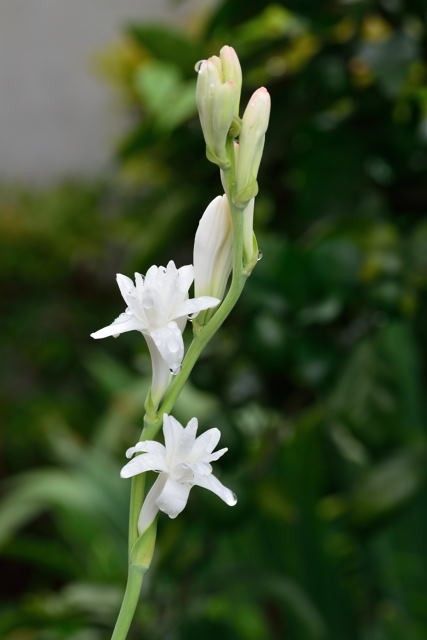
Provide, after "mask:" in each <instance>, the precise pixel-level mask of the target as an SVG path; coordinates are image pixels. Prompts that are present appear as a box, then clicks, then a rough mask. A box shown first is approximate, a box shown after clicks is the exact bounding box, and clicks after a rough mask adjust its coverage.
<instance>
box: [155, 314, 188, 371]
mask: <svg viewBox="0 0 427 640" xmlns="http://www.w3.org/2000/svg"><path fill="white" fill-rule="evenodd" d="M150 336H151V338H152V339H153V341H154V344H155V345H156V347H157V349H158V350H159V353H160V355H161V356H162V358H163V360H164V361H165V362H166V363H167V365H168V366H169V369H170V371H171V373H172V374H177V373H178V371H179V369H180V367H181V362H182V359H183V357H184V341H183V339H182V334H181V331H180V330H179V327H178V325H177V324H176V322H169V323H168V325H167V326H166V327H161V328H160V329H154V330H153V331H151V332H150Z"/></svg>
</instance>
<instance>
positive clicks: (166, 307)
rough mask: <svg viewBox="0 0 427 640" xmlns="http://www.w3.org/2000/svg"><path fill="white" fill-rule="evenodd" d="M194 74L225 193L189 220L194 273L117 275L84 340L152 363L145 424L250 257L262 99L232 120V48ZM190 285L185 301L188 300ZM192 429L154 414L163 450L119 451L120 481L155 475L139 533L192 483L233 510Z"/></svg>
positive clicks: (193, 423) (171, 267)
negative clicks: (100, 318) (109, 315)
mask: <svg viewBox="0 0 427 640" xmlns="http://www.w3.org/2000/svg"><path fill="white" fill-rule="evenodd" d="M196 70H197V73H198V78H197V88H196V101H197V107H198V112H199V118H200V123H201V127H202V130H203V135H204V139H205V143H206V155H207V158H208V159H209V160H210V161H211V162H213V163H215V164H216V165H218V167H219V169H220V176H221V181H222V185H223V189H224V192H225V193H224V194H223V195H218V196H217V197H216V198H214V200H213V201H212V202H211V203H210V204H209V205H208V206H207V208H206V210H205V212H204V213H203V215H202V217H201V219H200V221H199V225H198V228H197V231H196V234H195V241H194V252H193V263H194V266H193V265H186V266H183V267H180V268H177V267H176V266H175V263H174V262H173V261H170V262H169V263H168V265H167V266H166V267H162V266H152V267H150V268H149V269H148V271H147V273H146V274H145V276H143V275H141V274H140V273H135V279H134V280H131V279H130V278H129V277H127V276H125V275H122V274H118V275H117V284H118V286H119V289H120V292H121V294H122V297H123V299H124V301H125V303H126V309H125V311H124V313H121V314H120V315H119V316H118V318H116V319H115V320H114V321H113V322H112V323H111V324H110V325H108V326H106V327H104V328H103V329H100V330H98V331H96V332H95V333H92V337H93V338H95V339H98V338H106V337H109V336H114V337H117V336H119V335H120V334H122V333H125V332H127V331H138V332H140V333H141V334H142V335H143V337H144V339H145V341H146V343H147V346H148V350H149V353H150V356H151V364H152V380H151V388H150V394H149V398H148V400H149V402H148V403H147V407H149V408H150V412H151V414H150V415H154V416H155V417H156V416H158V414H159V413H160V414H161V413H162V409H163V406H164V405H165V404H166V405H167V401H168V400H169V406H172V405H173V400H172V402H171V401H170V395H169V398H168V396H167V394H168V392H169V389H170V390H171V393H172V386H171V380H172V377H173V376H178V375H180V371H181V365H182V362H183V358H184V355H185V348H184V340H183V332H184V329H185V327H186V324H187V321H188V320H193V319H195V318H197V320H196V323H195V326H194V333H195V337H194V342H195V343H197V340H198V339H199V345H201V347H200V349H199V351H198V347H196V348H194V349H193V354H194V353H196V358H197V357H198V355H197V354H199V353H200V351H201V349H202V348H203V346H204V345H205V344H206V343H207V342H208V340H209V339H210V337H212V335H213V334H214V333H215V331H216V330H217V329H218V327H219V326H220V324H221V323H222V322H223V320H224V319H225V318H226V317H227V315H228V313H229V312H230V310H231V308H232V307H233V306H234V304H235V303H236V301H237V299H238V297H239V295H240V293H241V291H242V289H243V284H244V280H245V278H246V277H247V275H249V274H250V272H251V270H252V268H253V267H254V264H255V262H256V259H257V256H258V248H257V242H256V238H255V235H254V232H253V217H254V204H255V197H256V195H257V193H258V183H257V177H258V169H259V166H260V162H261V156H262V153H263V148H264V140H265V134H266V130H267V127H268V121H269V117H270V96H269V94H268V91H267V90H266V89H265V88H264V87H261V88H259V89H257V90H256V91H255V92H254V93H253V95H252V97H251V98H250V100H249V102H248V104H247V106H246V109H245V111H244V113H243V116H242V117H240V94H241V87H242V71H241V68H240V63H239V59H238V57H237V54H236V52H235V51H234V49H233V48H232V47H229V46H225V47H223V48H222V49H221V51H220V54H219V56H211V57H210V58H208V59H207V60H202V61H200V62H198V63H197V65H196ZM231 274H232V278H231V283H230V276H231ZM193 283H194V297H190V294H189V290H190V287H191V286H192V285H193ZM216 314H219V315H218V316H217V318H218V321H217V322H215V316H216ZM211 320H212V322H211ZM202 331H205V333H204V334H202V333H201V332H202ZM188 357H190V351H189V352H188ZM194 363H195V359H193V360H192V361H191V362H190V364H189V366H188V367H187V368H183V369H182V371H181V382H182V381H184V382H185V379H186V377H185V378H183V376H188V373H189V371H190V370H191V367H192V366H193V365H194ZM182 384H183V382H182ZM175 398H176V395H175V396H174V399H175ZM162 403H163V404H162ZM155 419H156V420H158V418H157V417H156V418H155ZM197 426H198V425H197V420H196V418H193V419H192V420H190V422H189V423H188V424H187V426H186V427H185V428H184V427H182V426H181V425H180V423H179V422H178V421H177V420H175V418H173V417H172V416H171V415H168V414H167V413H164V415H163V433H164V440H165V444H164V445H163V444H161V443H159V442H157V441H155V440H142V441H141V442H138V443H137V444H136V445H135V446H134V447H132V448H131V449H129V450H128V452H127V457H128V458H132V459H131V460H130V462H128V463H127V464H126V465H125V466H124V467H123V469H122V472H121V475H122V477H123V478H129V477H131V476H135V475H138V474H141V473H145V472H147V471H155V472H157V473H158V474H159V476H158V478H157V480H156V481H155V482H154V484H153V485H152V487H151V489H150V491H149V492H148V494H147V496H146V498H145V501H144V503H143V504H142V507H141V511H140V516H139V522H138V530H139V534H142V532H144V531H145V530H146V529H147V528H148V527H149V526H150V524H151V523H152V522H153V521H154V519H155V518H156V515H157V513H158V511H162V512H164V513H166V514H167V515H169V517H171V518H175V517H176V516H177V515H178V514H179V513H181V511H182V510H183V509H184V507H185V505H186V504H187V500H188V496H189V493H190V490H191V488H192V487H193V486H196V485H197V486H200V487H204V488H206V489H209V490H210V491H212V492H213V493H215V494H216V495H218V496H219V497H220V498H221V499H222V500H223V501H224V502H225V503H226V504H228V505H230V506H232V505H234V504H236V498H235V496H234V494H233V493H232V492H231V491H230V490H229V489H227V488H226V487H224V486H223V485H222V484H221V483H220V482H219V480H218V479H217V478H216V477H215V476H214V475H212V466H211V463H212V462H213V461H215V460H218V458H220V457H221V456H222V455H223V454H224V453H225V452H226V450H227V449H220V450H219V451H217V452H214V449H215V447H216V445H217V444H218V441H219V439H220V435H221V434H220V431H219V430H218V429H209V430H208V431H205V432H204V433H202V434H201V435H200V436H199V437H196V433H197Z"/></svg>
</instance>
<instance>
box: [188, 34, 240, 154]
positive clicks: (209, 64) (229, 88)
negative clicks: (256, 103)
mask: <svg viewBox="0 0 427 640" xmlns="http://www.w3.org/2000/svg"><path fill="white" fill-rule="evenodd" d="M197 71H198V78H197V88H196V102H197V108H198V111H199V117H200V124H201V126H202V130H203V135H204V138H205V142H206V150H207V156H208V158H209V160H211V161H212V162H215V163H216V164H219V165H220V166H226V165H227V162H228V160H227V154H226V148H225V146H226V140H227V135H228V132H229V130H230V127H231V125H232V122H233V119H234V118H235V117H238V115H239V103H240V92H241V88H242V70H241V68H240V63H239V58H238V57H237V54H236V52H235V51H234V49H233V48H232V47H229V46H224V47H222V49H221V51H220V54H219V57H218V56H211V57H210V58H208V59H207V60H202V61H201V62H199V63H198V64H197Z"/></svg>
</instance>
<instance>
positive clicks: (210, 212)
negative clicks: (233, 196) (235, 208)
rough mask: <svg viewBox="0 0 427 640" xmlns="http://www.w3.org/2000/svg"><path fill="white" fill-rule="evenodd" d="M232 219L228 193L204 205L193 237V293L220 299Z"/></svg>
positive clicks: (227, 266) (228, 268) (228, 260)
mask: <svg viewBox="0 0 427 640" xmlns="http://www.w3.org/2000/svg"><path fill="white" fill-rule="evenodd" d="M232 246H233V239H232V222H231V214H230V208H229V204H228V200H227V196H226V195H223V196H217V197H216V198H215V199H214V200H212V202H211V203H210V204H209V205H208V206H207V208H206V210H205V212H204V214H203V215H202V217H201V219H200V222H199V226H198V227H197V231H196V237H195V240H194V256H193V261H194V291H195V295H196V296H199V295H203V296H204V295H209V296H213V297H215V298H220V299H222V297H223V295H224V292H225V288H226V286H227V280H228V277H229V275H230V271H231V263H232Z"/></svg>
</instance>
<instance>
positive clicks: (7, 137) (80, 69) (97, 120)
mask: <svg viewBox="0 0 427 640" xmlns="http://www.w3.org/2000/svg"><path fill="white" fill-rule="evenodd" d="M206 4H207V2H206V1H203V2H201V1H200V0H198V1H197V2H196V1H193V2H185V3H180V5H179V8H177V5H176V3H171V2H168V0H0V181H8V180H17V181H21V182H30V183H49V182H52V181H55V180H58V179H61V178H63V177H64V176H81V175H83V176H93V175H96V174H98V173H100V172H102V171H103V170H104V169H105V168H106V166H108V162H109V159H110V157H111V150H112V146H113V144H114V142H115V141H116V140H117V139H118V137H119V135H120V132H121V131H123V129H124V127H125V117H126V116H125V114H124V112H123V111H122V110H121V108H120V104H119V101H118V99H117V96H116V95H115V94H114V92H113V91H112V90H111V89H110V88H109V87H108V86H106V85H104V84H103V82H102V80H100V79H99V78H97V77H96V76H95V74H94V72H93V59H94V56H95V54H96V53H99V52H100V51H102V50H103V49H104V48H105V47H106V46H107V45H108V44H110V43H111V42H113V41H114V40H117V39H118V37H119V34H120V26H121V25H122V24H123V23H125V22H126V21H127V20H129V19H130V18H134V19H135V18H137V19H156V20H162V21H165V20H166V21H169V22H171V21H173V22H180V21H185V20H186V19H188V16H189V15H191V12H192V11H194V9H195V7H196V8H197V11H199V10H201V9H202V8H203V6H204V5H206Z"/></svg>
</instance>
